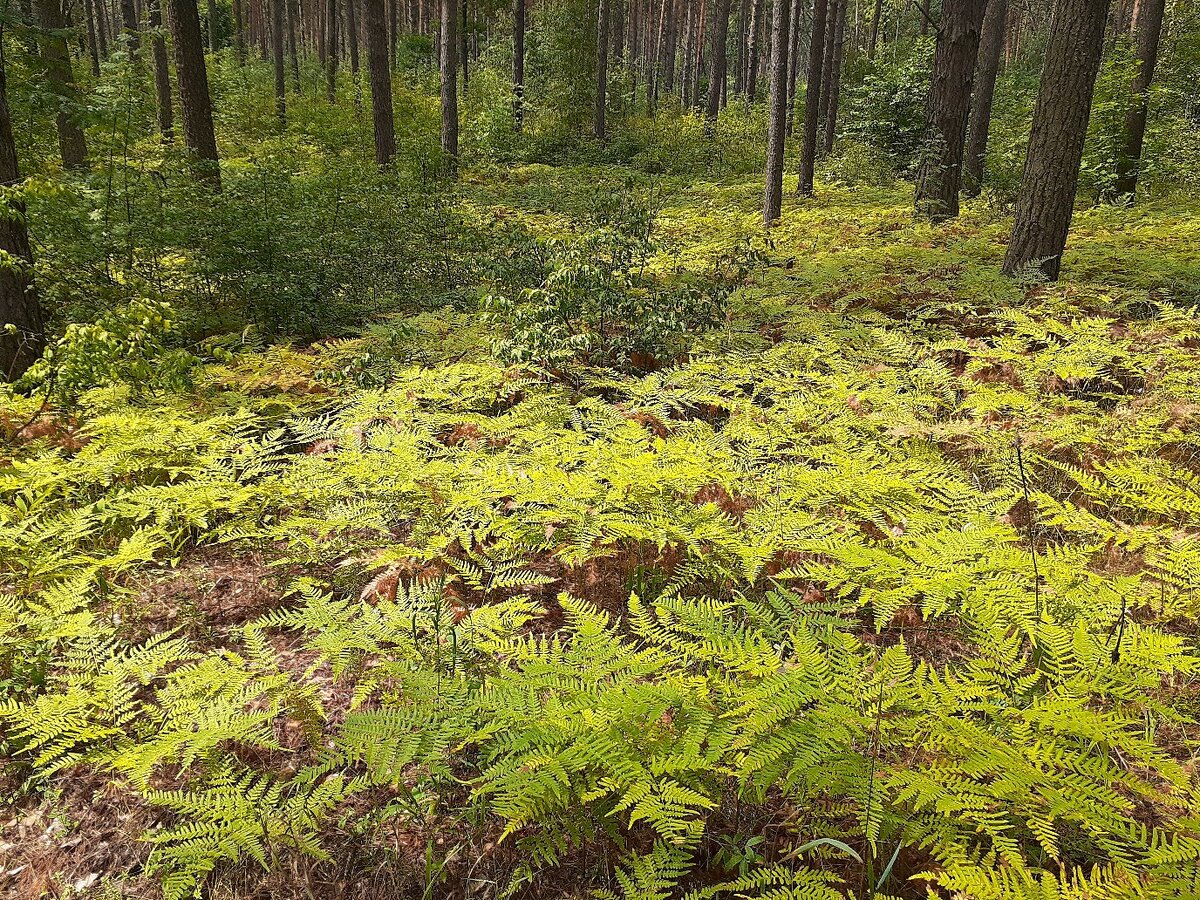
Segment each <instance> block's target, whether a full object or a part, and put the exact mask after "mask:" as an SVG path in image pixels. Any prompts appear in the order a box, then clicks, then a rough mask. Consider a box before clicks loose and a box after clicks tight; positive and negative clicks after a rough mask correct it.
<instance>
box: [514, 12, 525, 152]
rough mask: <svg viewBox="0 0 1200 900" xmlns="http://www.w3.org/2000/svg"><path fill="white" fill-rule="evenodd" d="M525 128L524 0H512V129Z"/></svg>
mask: <svg viewBox="0 0 1200 900" xmlns="http://www.w3.org/2000/svg"><path fill="white" fill-rule="evenodd" d="M524 127H525V0H513V128H514V129H516V130H517V131H520V130H521V129H523V128H524Z"/></svg>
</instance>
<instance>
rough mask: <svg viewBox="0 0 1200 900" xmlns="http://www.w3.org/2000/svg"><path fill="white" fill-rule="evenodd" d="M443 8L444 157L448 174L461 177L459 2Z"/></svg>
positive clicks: (445, 3)
mask: <svg viewBox="0 0 1200 900" xmlns="http://www.w3.org/2000/svg"><path fill="white" fill-rule="evenodd" d="M441 4H442V34H441V56H442V58H441V67H442V68H441V72H442V155H443V156H444V157H445V161H444V164H445V167H446V173H447V174H448V175H450V176H454V175H456V174H458V60H457V59H455V58H454V57H455V54H456V53H457V50H458V41H457V40H456V35H455V26H456V24H457V21H458V9H457V6H458V4H457V3H456V2H455V0H441Z"/></svg>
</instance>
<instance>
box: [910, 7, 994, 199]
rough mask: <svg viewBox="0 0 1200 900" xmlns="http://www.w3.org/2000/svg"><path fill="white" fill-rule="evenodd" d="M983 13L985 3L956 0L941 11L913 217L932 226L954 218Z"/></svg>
mask: <svg viewBox="0 0 1200 900" xmlns="http://www.w3.org/2000/svg"><path fill="white" fill-rule="evenodd" d="M986 9H987V0H956V2H952V3H947V4H946V5H945V6H944V7H943V9H942V23H941V27H940V28H939V29H938V36H937V49H936V50H935V51H934V56H933V79H932V81H931V82H930V86H929V98H928V100H927V101H926V104H925V139H924V141H923V147H922V150H921V157H922V159H921V167H920V169H919V170H918V171H917V190H916V195H915V200H914V203H915V206H916V211H917V215H918V216H923V217H924V218H926V219H929V220H930V221H932V222H942V221H945V220H946V219H952V218H954V217H955V216H957V215H958V188H959V185H960V183H961V181H962V158H963V144H964V142H965V141H966V139H967V116H968V115H969V114H970V110H971V84H972V81H973V80H974V77H975V63H976V59H977V57H978V55H979V35H980V31H981V29H982V28H983V17H984V13H985V11H986Z"/></svg>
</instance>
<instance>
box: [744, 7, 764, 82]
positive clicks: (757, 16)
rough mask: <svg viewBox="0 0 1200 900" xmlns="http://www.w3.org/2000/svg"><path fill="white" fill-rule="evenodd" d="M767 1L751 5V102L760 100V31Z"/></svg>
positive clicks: (748, 48) (748, 72) (748, 53)
mask: <svg viewBox="0 0 1200 900" xmlns="http://www.w3.org/2000/svg"><path fill="white" fill-rule="evenodd" d="M765 2H766V0H753V3H752V5H751V7H750V9H751V12H750V34H749V36H748V38H747V45H746V99H747V100H749V101H750V102H751V103H754V102H755V101H756V100H758V57H759V53H760V50H759V43H760V41H759V33H760V32H761V31H762V17H763V3H765Z"/></svg>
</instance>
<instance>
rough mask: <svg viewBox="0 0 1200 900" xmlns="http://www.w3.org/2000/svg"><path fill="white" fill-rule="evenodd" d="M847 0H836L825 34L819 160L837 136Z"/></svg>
mask: <svg viewBox="0 0 1200 900" xmlns="http://www.w3.org/2000/svg"><path fill="white" fill-rule="evenodd" d="M849 5H850V4H849V0H837V2H836V6H837V14H836V16H835V18H834V22H833V25H834V30H833V32H832V33H829V32H827V33H826V36H827V37H828V39H829V41H828V43H829V50H830V52H831V54H832V60H831V64H830V68H829V81H828V82H826V84H825V85H824V86H822V88H821V90H822V94H823V96H822V101H823V105H824V115H823V116H822V117H821V158H822V159H823V158H825V157H826V156H828V155H829V154H830V152H831V151H832V150H833V139H834V137H835V136H836V135H837V115H838V102H839V100H840V99H841V87H842V58H843V57H844V56H845V51H846V12H847V10H848V8H849Z"/></svg>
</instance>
